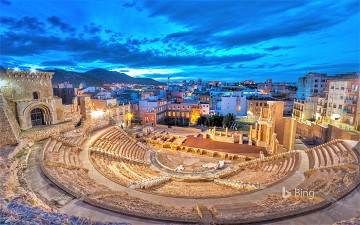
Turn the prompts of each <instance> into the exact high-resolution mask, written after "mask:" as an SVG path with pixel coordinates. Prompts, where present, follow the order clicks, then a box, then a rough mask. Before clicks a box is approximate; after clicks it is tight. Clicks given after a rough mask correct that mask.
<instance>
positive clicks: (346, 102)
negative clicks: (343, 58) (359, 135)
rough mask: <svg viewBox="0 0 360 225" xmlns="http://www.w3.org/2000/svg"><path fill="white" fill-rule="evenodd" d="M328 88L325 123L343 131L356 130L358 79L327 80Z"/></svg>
mask: <svg viewBox="0 0 360 225" xmlns="http://www.w3.org/2000/svg"><path fill="white" fill-rule="evenodd" d="M328 88H329V89H328V92H327V94H326V103H327V108H326V120H325V122H326V123H329V124H333V125H335V126H338V127H340V128H342V129H345V130H353V129H354V128H355V129H356V128H357V127H358V124H357V121H358V120H357V111H358V109H357V105H358V101H359V79H351V80H329V81H328ZM355 122H356V123H355Z"/></svg>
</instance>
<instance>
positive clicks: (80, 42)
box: [1, 32, 265, 67]
mask: <svg viewBox="0 0 360 225" xmlns="http://www.w3.org/2000/svg"><path fill="white" fill-rule="evenodd" d="M1 39H2V46H3V47H2V54H3V55H8V56H33V55H37V54H41V53H44V52H48V51H58V52H60V54H62V55H65V56H70V57H72V59H74V60H76V61H81V62H94V61H97V60H100V61H103V62H107V63H114V64H120V63H121V64H125V65H128V66H136V67H144V66H184V65H196V66H206V65H222V64H229V63H230V64H231V63H239V62H245V61H253V60H256V59H259V58H262V57H264V56H265V55H264V54H237V55H230V56H208V57H207V56H204V55H202V54H197V55H172V56H169V55H157V54H154V51H151V50H147V51H140V50H139V49H138V48H137V47H136V45H138V44H139V43H141V42H142V40H138V41H135V40H134V41H130V42H126V43H124V44H119V43H109V42H107V41H105V40H102V39H101V38H100V37H97V36H91V37H88V38H86V37H83V36H69V37H58V36H44V35H42V34H38V35H36V34H32V33H15V32H5V33H4V34H3V35H2V37H1ZM145 42H146V41H145Z"/></svg>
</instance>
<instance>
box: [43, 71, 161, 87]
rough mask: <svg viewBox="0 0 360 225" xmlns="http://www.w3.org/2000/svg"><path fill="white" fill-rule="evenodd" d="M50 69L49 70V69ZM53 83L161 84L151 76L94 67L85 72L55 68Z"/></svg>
mask: <svg viewBox="0 0 360 225" xmlns="http://www.w3.org/2000/svg"><path fill="white" fill-rule="evenodd" d="M48 71H49V70H48ZM49 72H54V76H53V79H52V82H53V83H62V82H65V81H67V82H69V83H71V84H73V85H74V86H78V85H79V84H80V83H81V82H83V81H84V82H85V83H86V84H87V85H88V86H100V85H102V84H111V83H128V84H145V85H160V84H162V83H161V82H159V81H156V80H153V79H151V78H134V77H131V76H129V75H126V74H124V73H119V72H116V71H108V70H105V69H93V70H89V71H87V72H85V73H79V72H72V71H67V70H60V69H55V70H53V71H49Z"/></svg>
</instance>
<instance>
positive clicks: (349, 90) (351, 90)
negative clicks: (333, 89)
mask: <svg viewBox="0 0 360 225" xmlns="http://www.w3.org/2000/svg"><path fill="white" fill-rule="evenodd" d="M345 91H346V93H358V92H359V89H351V88H346V89H345Z"/></svg>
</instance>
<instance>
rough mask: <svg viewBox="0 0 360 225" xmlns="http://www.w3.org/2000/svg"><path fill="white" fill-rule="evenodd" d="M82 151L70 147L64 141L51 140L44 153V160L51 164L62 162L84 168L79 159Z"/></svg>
mask: <svg viewBox="0 0 360 225" xmlns="http://www.w3.org/2000/svg"><path fill="white" fill-rule="evenodd" d="M80 151H81V149H79V148H78V147H70V146H69V145H67V144H66V143H63V142H62V141H58V140H56V139H53V138H51V139H50V140H49V141H48V144H47V145H46V148H45V151H44V160H45V161H51V162H61V163H65V164H69V165H74V166H82V162H81V159H80V157H79V154H80Z"/></svg>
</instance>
